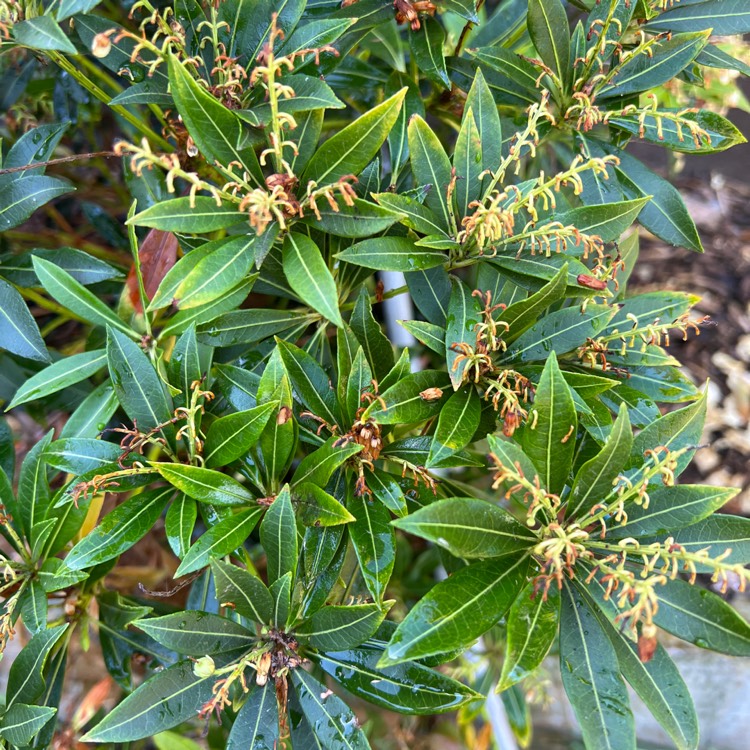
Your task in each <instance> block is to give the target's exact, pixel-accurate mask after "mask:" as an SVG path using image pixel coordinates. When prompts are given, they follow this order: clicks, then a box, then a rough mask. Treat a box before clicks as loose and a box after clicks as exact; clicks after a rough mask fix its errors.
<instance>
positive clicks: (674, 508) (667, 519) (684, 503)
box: [608, 484, 739, 539]
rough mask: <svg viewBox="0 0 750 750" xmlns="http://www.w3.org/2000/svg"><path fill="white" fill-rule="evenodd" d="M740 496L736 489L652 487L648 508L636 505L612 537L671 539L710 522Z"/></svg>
mask: <svg viewBox="0 0 750 750" xmlns="http://www.w3.org/2000/svg"><path fill="white" fill-rule="evenodd" d="M738 493H739V489H736V488H733V487H707V486H704V485H700V484H677V485H674V486H671V487H655V488H653V489H651V488H650V487H649V493H648V495H649V502H648V507H647V508H644V507H643V505H632V506H631V507H629V508H628V519H627V521H626V523H624V524H622V525H617V526H613V527H612V528H611V529H610V530H609V532H608V533H609V536H611V537H612V538H615V539H622V538H626V537H635V538H640V537H644V536H651V535H659V536H662V535H665V534H670V535H671V534H672V533H674V532H675V531H676V530H678V529H682V528H684V527H685V526H690V525H691V524H694V523H697V522H698V521H702V520H703V519H704V518H707V517H708V516H710V515H711V514H712V513H713V512H714V511H717V510H719V508H721V507H723V506H724V505H726V504H727V503H728V502H729V501H730V500H731V499H732V498H733V497H735V496H736V495H737V494H738Z"/></svg>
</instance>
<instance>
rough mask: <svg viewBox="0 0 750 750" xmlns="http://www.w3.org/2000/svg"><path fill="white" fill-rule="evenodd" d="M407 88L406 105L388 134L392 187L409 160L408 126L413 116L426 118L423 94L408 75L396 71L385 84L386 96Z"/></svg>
mask: <svg viewBox="0 0 750 750" xmlns="http://www.w3.org/2000/svg"><path fill="white" fill-rule="evenodd" d="M404 86H405V87H406V88H407V91H406V96H405V97H404V103H403V104H402V105H401V110H400V111H399V113H398V117H397V118H396V122H395V123H394V125H393V127H392V128H391V131H390V133H388V153H389V155H390V157H391V185H396V184H397V183H398V178H399V175H400V174H401V170H402V168H403V167H404V165H405V164H406V161H407V159H408V158H409V139H408V133H407V130H408V124H409V120H410V119H411V118H412V115H415V114H416V115H421V116H422V117H424V113H425V108H424V101H423V99H422V93H421V92H420V90H419V85H418V84H417V82H416V81H414V80H413V79H412V78H410V77H409V76H408V75H407V74H405V73H402V72H400V71H398V70H394V71H393V72H392V73H391V75H390V77H389V78H388V81H387V82H386V84H385V95H386V96H390V95H391V94H393V93H395V92H396V91H399V90H400V89H402V88H403V87H404Z"/></svg>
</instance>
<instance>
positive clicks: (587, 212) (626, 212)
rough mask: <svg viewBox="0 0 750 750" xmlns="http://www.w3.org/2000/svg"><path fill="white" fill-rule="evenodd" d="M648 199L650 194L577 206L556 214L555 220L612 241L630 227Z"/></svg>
mask: <svg viewBox="0 0 750 750" xmlns="http://www.w3.org/2000/svg"><path fill="white" fill-rule="evenodd" d="M649 200H650V196H648V197H646V198H636V199H635V200H632V201H620V202H619V203H605V204H603V205H600V206H579V207H578V208H572V209H571V210H570V211H565V212H563V213H561V214H557V215H556V216H555V221H559V222H560V223H561V224H563V225H564V226H568V225H572V226H574V227H576V229H578V231H579V232H582V233H583V234H593V235H597V236H599V237H601V239H602V240H604V242H614V241H615V240H618V239H620V236H621V235H622V233H623V232H624V231H625V230H626V229H629V228H630V226H631V225H632V224H633V222H634V221H635V219H636V217H637V216H638V215H639V214H640V212H641V211H642V210H643V208H644V206H646V205H647V204H648V202H649Z"/></svg>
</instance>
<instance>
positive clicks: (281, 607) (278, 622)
mask: <svg viewBox="0 0 750 750" xmlns="http://www.w3.org/2000/svg"><path fill="white" fill-rule="evenodd" d="M268 590H269V591H270V592H271V596H272V597H273V621H272V624H273V626H274V627H275V628H278V629H280V630H283V629H284V628H285V627H286V623H287V620H288V619H289V609H290V605H291V601H290V600H291V593H292V574H291V572H289V573H285V574H284V575H283V576H281V578H279V579H277V580H275V581H274V582H273V583H272V584H271V585H270V586H269V587H268Z"/></svg>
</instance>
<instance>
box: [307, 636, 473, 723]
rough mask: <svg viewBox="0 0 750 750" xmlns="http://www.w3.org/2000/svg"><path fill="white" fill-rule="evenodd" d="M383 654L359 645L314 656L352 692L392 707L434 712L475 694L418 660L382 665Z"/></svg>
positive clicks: (453, 706) (423, 713) (401, 710)
mask: <svg viewBox="0 0 750 750" xmlns="http://www.w3.org/2000/svg"><path fill="white" fill-rule="evenodd" d="M380 655H381V652H380V651H376V650H374V649H370V648H359V649H351V650H349V651H334V652H331V651H329V652H327V653H325V654H321V655H312V656H311V658H312V659H313V661H315V662H316V663H317V664H319V665H320V668H321V669H322V670H323V671H324V672H326V673H327V674H329V675H331V677H333V678H334V679H335V680H336V681H337V682H339V683H340V684H341V685H342V686H343V687H344V688H346V690H348V691H349V692H350V693H353V694H354V695H356V696H357V697H358V698H363V699H364V700H366V701H367V702H368V703H372V704H374V705H376V706H380V707H381V708H385V709H387V710H389V711H398V712H399V713H403V714H409V715H417V716H432V715H434V714H441V713H445V712H447V711H453V710H455V709H456V708H458V707H459V706H462V705H463V704H465V703H467V702H468V701H470V700H472V699H473V698H474V697H475V693H474V692H473V691H472V690H471V688H468V687H466V685H463V684H462V683H460V682H458V681H457V680H452V679H451V678H450V677H447V676H446V675H444V674H441V673H440V672H436V671H435V670H433V669H429V668H428V667H425V666H423V665H422V664H419V663H417V662H406V663H405V664H397V665H395V666H393V667H384V668H382V669H381V668H379V667H378V666H377V663H378V659H379V658H380Z"/></svg>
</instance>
